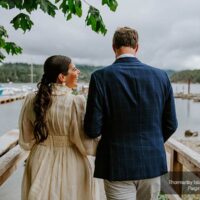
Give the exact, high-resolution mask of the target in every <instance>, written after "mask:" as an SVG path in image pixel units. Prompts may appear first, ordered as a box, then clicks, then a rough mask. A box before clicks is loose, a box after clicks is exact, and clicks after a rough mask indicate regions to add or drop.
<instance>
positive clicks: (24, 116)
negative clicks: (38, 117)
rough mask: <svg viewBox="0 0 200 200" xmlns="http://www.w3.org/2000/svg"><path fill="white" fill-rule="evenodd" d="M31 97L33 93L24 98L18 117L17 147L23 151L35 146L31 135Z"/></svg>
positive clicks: (32, 114)
mask: <svg viewBox="0 0 200 200" xmlns="http://www.w3.org/2000/svg"><path fill="white" fill-rule="evenodd" d="M33 97H34V94H33V93H31V94H28V95H27V96H26V98H25V101H24V104H23V105H22V109H21V112H20V116H19V145H20V146H21V147H22V148H23V149H24V150H30V149H31V148H32V146H33V145H34V144H35V138H34V134H33V122H34V111H33Z"/></svg>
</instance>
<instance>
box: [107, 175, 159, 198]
mask: <svg viewBox="0 0 200 200" xmlns="http://www.w3.org/2000/svg"><path fill="white" fill-rule="evenodd" d="M104 187H105V192H106V197H107V200H157V199H158V195H159V193H160V176H159V177H156V178H151V179H143V180H136V181H108V180H104Z"/></svg>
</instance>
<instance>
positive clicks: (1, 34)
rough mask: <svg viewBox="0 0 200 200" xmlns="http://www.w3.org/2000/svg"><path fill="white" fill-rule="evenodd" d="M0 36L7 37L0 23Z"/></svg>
mask: <svg viewBox="0 0 200 200" xmlns="http://www.w3.org/2000/svg"><path fill="white" fill-rule="evenodd" d="M0 37H1V38H2V37H6V38H8V34H7V31H6V29H5V28H4V27H3V26H1V25H0Z"/></svg>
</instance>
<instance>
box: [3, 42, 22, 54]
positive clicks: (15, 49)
mask: <svg viewBox="0 0 200 200" xmlns="http://www.w3.org/2000/svg"><path fill="white" fill-rule="evenodd" d="M4 49H5V50H6V52H7V53H8V54H10V53H11V54H12V55H14V54H20V53H22V48H21V47H19V46H17V45H16V44H15V43H14V42H6V43H5V46H4Z"/></svg>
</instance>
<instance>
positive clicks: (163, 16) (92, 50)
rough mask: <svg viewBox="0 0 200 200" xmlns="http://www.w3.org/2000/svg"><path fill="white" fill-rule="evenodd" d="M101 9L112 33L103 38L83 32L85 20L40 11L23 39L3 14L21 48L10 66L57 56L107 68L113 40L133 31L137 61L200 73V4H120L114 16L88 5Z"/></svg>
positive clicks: (187, 0) (126, 0)
mask: <svg viewBox="0 0 200 200" xmlns="http://www.w3.org/2000/svg"><path fill="white" fill-rule="evenodd" d="M88 2H89V3H91V4H92V5H94V6H96V7H97V8H99V9H100V11H101V14H102V16H103V19H104V21H105V24H106V26H107V29H108V32H107V35H106V36H105V37H104V36H102V35H101V34H96V33H94V32H93V31H92V30H91V29H90V28H89V27H87V26H85V21H84V20H85V16H86V15H87V10H88V6H87V5H86V4H84V3H83V17H82V18H78V17H76V16H74V17H73V20H71V21H66V20H65V18H64V16H63V14H62V13H61V12H57V16H56V17H55V18H52V17H50V16H48V15H47V14H44V13H43V12H41V11H36V12H34V13H32V15H31V19H32V21H33V22H34V26H33V28H32V29H31V31H30V32H27V33H25V34H23V33H22V31H21V30H19V31H15V30H14V28H13V27H12V26H11V25H10V24H9V21H10V20H11V19H12V18H13V17H14V16H15V15H16V14H18V12H17V11H16V10H13V11H12V10H11V11H7V10H4V9H2V8H0V24H1V25H3V26H5V27H6V29H7V30H8V33H9V36H10V37H9V40H11V41H14V42H16V43H17V44H18V45H20V46H21V47H22V48H23V54H22V55H19V56H7V58H6V60H5V61H6V62H28V63H31V62H32V63H43V62H44V61H45V59H46V58H47V57H48V56H50V55H54V54H63V55H67V56H70V57H71V58H72V59H73V61H74V63H76V64H91V65H96V66H102V65H103V66H106V65H109V64H111V63H112V62H113V61H114V54H113V51H112V35H113V33H114V31H115V29H116V28H117V27H121V26H130V27H133V28H135V29H136V30H138V32H139V44H140V49H139V53H138V55H137V57H138V58H139V59H140V60H141V61H142V62H144V63H148V64H150V65H153V66H155V67H158V68H162V69H175V70H180V69H194V68H196V69H200V1H199V0H167V1H162V0H118V3H119V6H118V9H117V11H116V12H115V13H113V12H111V11H110V10H109V8H107V7H106V6H101V4H100V2H101V0H88Z"/></svg>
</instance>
